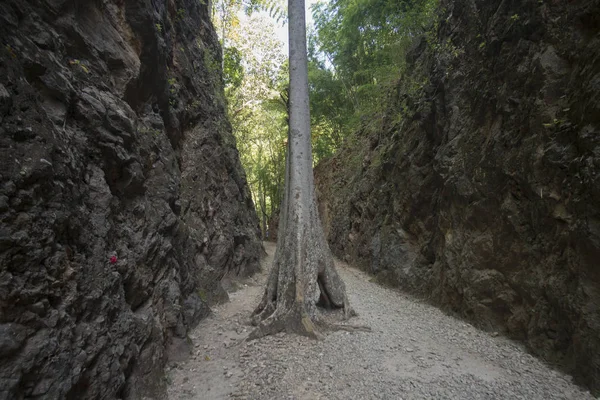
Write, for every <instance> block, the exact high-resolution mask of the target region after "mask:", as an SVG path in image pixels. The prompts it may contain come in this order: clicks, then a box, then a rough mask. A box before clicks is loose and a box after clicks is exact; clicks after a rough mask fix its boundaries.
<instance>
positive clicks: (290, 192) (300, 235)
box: [250, 0, 353, 338]
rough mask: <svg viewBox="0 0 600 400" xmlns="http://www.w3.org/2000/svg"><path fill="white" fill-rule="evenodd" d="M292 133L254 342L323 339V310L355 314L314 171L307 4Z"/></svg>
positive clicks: (293, 81) (293, 90)
mask: <svg viewBox="0 0 600 400" xmlns="http://www.w3.org/2000/svg"><path fill="white" fill-rule="evenodd" d="M288 12H289V46H290V47H289V51H290V97H289V101H290V129H289V133H288V146H287V157H286V171H285V192H284V199H283V205H282V207H281V211H280V219H279V236H278V240H277V250H276V253H275V259H274V262H273V268H272V270H271V273H270V276H269V279H268V281H267V286H266V288H265V293H264V296H263V298H262V300H261V302H260V304H259V305H258V307H257V308H256V310H255V311H254V313H253V322H254V324H256V325H257V328H256V329H255V330H254V331H253V332H252V334H251V335H250V337H251V338H256V337H261V336H264V335H268V334H273V333H276V332H280V331H287V332H294V333H300V334H304V335H308V336H312V337H318V336H320V335H319V331H320V328H323V327H326V324H325V322H324V320H323V319H322V318H320V316H321V313H320V311H319V308H321V307H323V308H335V309H340V310H341V311H340V314H341V317H343V318H348V317H350V316H351V315H353V311H352V309H351V307H350V304H349V303H348V299H347V296H346V288H345V285H344V283H343V282H342V280H341V278H340V277H339V275H338V274H337V272H336V271H335V269H334V266H333V258H332V256H331V252H330V250H329V247H328V246H327V242H326V241H325V235H324V234H323V228H322V226H321V221H320V220H319V214H318V212H317V205H316V197H315V188H314V182H313V170H312V149H311V140H310V112H309V102H308V61H307V54H306V26H305V15H304V0H288Z"/></svg>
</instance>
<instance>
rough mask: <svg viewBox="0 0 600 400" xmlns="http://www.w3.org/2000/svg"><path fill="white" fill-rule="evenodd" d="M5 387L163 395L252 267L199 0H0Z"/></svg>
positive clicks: (0, 326)
mask: <svg viewBox="0 0 600 400" xmlns="http://www.w3.org/2000/svg"><path fill="white" fill-rule="evenodd" d="M0 37H1V38H2V40H1V44H2V48H1V49H0V58H1V60H0V165H1V169H0V221H1V224H0V399H23V398H32V399H33V398H36V399H115V398H126V399H141V398H156V399H163V398H164V395H165V381H164V375H163V372H162V367H163V365H164V363H165V360H166V356H167V351H166V350H165V349H166V348H167V347H168V345H169V344H170V343H172V342H173V341H174V340H177V338H185V335H186V332H187V330H188V328H189V327H190V326H192V325H194V324H196V323H197V322H198V320H199V319H201V318H202V317H204V316H206V315H207V313H208V312H209V308H208V305H209V304H210V303H211V302H215V301H219V300H222V299H224V298H226V293H225V292H224V290H223V289H222V288H221V285H220V280H221V279H222V278H223V277H225V276H226V275H228V274H241V275H244V274H251V273H253V272H254V271H256V270H257V268H259V263H258V257H259V254H260V249H261V245H260V242H259V236H258V235H259V231H258V219H257V217H256V215H255V212H254V207H253V205H252V201H251V197H250V195H249V190H248V188H247V185H246V178H245V175H244V172H243V170H242V168H241V165H240V163H239V159H238V154H237V150H236V148H235V141H234V139H233V136H232V135H231V128H230V126H229V125H228V122H227V121H226V118H225V111H224V110H225V108H224V99H223V89H222V86H221V77H220V76H219V65H220V59H219V54H220V53H219V48H218V41H217V38H216V34H215V32H214V30H213V27H212V24H211V23H210V19H209V15H208V9H207V6H206V4H204V2H199V1H197V0H178V1H169V2H156V1H152V2H151V1H149V0H127V1H119V0H114V1H109V0H101V1H84V2H80V1H75V2H73V1H67V0H32V1H21V0H5V1H2V2H0Z"/></svg>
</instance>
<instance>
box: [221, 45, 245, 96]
mask: <svg viewBox="0 0 600 400" xmlns="http://www.w3.org/2000/svg"><path fill="white" fill-rule="evenodd" d="M224 55H225V60H224V62H223V80H224V82H225V86H226V87H230V88H236V89H237V88H238V87H240V85H241V84H242V82H243V80H244V66H243V65H242V53H241V52H240V51H239V50H238V49H236V48H235V47H227V48H226V49H225V51H224Z"/></svg>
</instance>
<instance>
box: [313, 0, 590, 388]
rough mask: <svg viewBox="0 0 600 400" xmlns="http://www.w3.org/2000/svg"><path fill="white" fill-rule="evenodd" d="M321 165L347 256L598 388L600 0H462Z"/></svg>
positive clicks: (326, 203)
mask: <svg viewBox="0 0 600 400" xmlns="http://www.w3.org/2000/svg"><path fill="white" fill-rule="evenodd" d="M407 61H408V64H409V66H408V68H407V71H408V72H407V73H406V74H404V76H403V77H402V79H401V80H400V82H399V83H398V85H397V91H396V92H395V93H392V94H391V95H390V108H389V110H388V111H387V115H386V117H385V118H384V119H383V120H382V121H380V124H379V126H378V128H377V129H370V130H369V129H368V128H365V130H364V131H363V132H359V134H358V135H357V136H356V137H355V138H352V139H351V140H349V142H348V144H347V145H346V146H345V148H344V149H342V150H341V151H340V153H339V154H337V155H336V156H335V157H333V158H332V159H329V160H327V161H325V162H322V163H321V164H320V165H319V166H318V168H317V170H316V177H317V185H318V192H319V198H320V212H321V214H322V220H323V223H324V225H325V230H326V232H327V235H328V239H329V243H330V246H331V248H332V250H333V251H334V253H336V254H337V255H338V256H339V257H341V258H345V259H346V260H348V261H350V262H352V263H355V264H357V265H359V266H360V267H362V268H364V269H366V270H368V271H369V272H371V273H372V274H374V275H376V276H377V277H378V279H379V280H380V281H382V282H385V283H388V284H392V285H395V286H400V287H402V288H404V289H406V290H409V291H411V292H413V293H417V294H419V295H422V296H425V297H427V298H429V299H430V300H431V301H432V302H434V303H436V304H439V305H440V306H442V307H443V308H445V309H448V310H451V311H453V312H456V313H458V314H460V315H461V316H463V317H465V318H467V319H469V320H471V321H474V322H475V323H476V324H478V325H479V326H481V327H482V328H484V329H489V330H494V331H501V332H503V333H505V334H507V335H508V336H510V337H512V338H516V339H519V340H522V341H525V342H526V343H527V345H528V346H529V348H530V349H531V350H532V351H533V352H534V353H536V354H538V355H540V356H542V357H544V358H546V359H547V360H550V361H552V362H554V363H556V364H558V365H561V366H562V367H564V368H566V369H567V370H569V371H571V372H573V373H574V374H575V376H576V377H577V378H578V380H579V382H581V383H584V384H586V385H588V386H590V387H592V388H593V389H594V390H595V391H598V390H600V352H599V349H600V2H599V1H597V0H582V1H571V2H562V1H538V0H525V1H507V0H493V1H488V0H486V1H483V0H467V1H448V0H443V1H441V4H440V18H439V23H438V25H437V26H436V28H435V29H434V32H433V35H431V36H430V37H429V38H421V39H419V40H417V41H416V42H415V44H414V46H413V48H412V49H411V51H410V52H409V54H408V58H407Z"/></svg>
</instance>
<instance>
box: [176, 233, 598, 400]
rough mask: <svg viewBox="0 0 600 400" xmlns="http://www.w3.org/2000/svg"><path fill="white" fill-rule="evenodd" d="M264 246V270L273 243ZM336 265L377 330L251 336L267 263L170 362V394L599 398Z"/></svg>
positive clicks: (363, 318) (196, 397) (511, 347)
mask: <svg viewBox="0 0 600 400" xmlns="http://www.w3.org/2000/svg"><path fill="white" fill-rule="evenodd" d="M265 248H266V249H267V251H268V253H269V257H267V258H266V259H265V261H264V268H263V269H264V270H265V271H266V270H267V269H268V268H269V267H270V263H271V262H272V256H273V252H274V246H273V245H272V244H271V243H265ZM336 267H337V269H338V271H339V272H340V274H341V276H342V278H343V280H344V282H345V283H346V288H347V291H348V296H349V299H350V303H351V305H352V306H353V307H354V308H355V310H356V311H357V312H358V313H359V317H357V318H354V319H353V320H352V321H351V323H352V324H355V325H368V326H370V327H371V329H372V332H352V333H350V332H342V331H340V332H334V333H330V334H328V335H327V336H326V338H325V339H324V340H322V341H315V340H311V339H307V338H304V337H300V336H296V335H287V334H278V335H275V336H271V337H266V338H262V339H260V340H256V341H252V342H245V341H244V340H243V339H244V338H245V337H246V336H247V335H248V333H249V332H250V330H251V329H252V327H251V326H248V325H247V321H248V316H249V314H250V313H251V312H252V310H253V308H254V307H255V306H256V305H257V304H258V301H259V300H260V296H261V294H262V291H263V283H264V281H265V279H266V272H263V273H262V274H259V275H257V276H255V277H254V278H252V279H250V280H248V281H246V282H242V283H241V289H240V290H238V291H236V292H234V293H231V294H230V300H231V301H230V302H228V303H226V304H223V305H220V306H218V307H216V308H215V309H214V313H213V315H211V316H210V317H209V318H207V319H206V320H204V321H202V322H201V323H200V325H199V326H198V327H197V328H196V329H195V330H194V332H193V333H192V334H191V339H192V341H193V354H192V355H191V357H190V358H189V359H188V360H186V361H183V362H180V363H171V364H170V366H169V367H168V368H167V380H168V382H169V383H170V384H169V399H171V400H176V399H193V400H212V399H228V398H240V399H311V400H313V399H344V400H345V399H394V400H398V399H527V400H533V399H540V400H550V399H569V400H571V399H573V400H575V399H594V397H593V396H592V395H591V394H590V393H589V392H587V391H585V390H584V389H581V388H580V387H578V386H576V385H574V384H573V383H572V380H571V378H570V377H569V376H567V375H565V374H563V373H561V372H558V371H555V370H553V369H552V368H550V367H548V366H546V365H545V364H544V363H543V362H541V361H539V360H537V359H536V358H534V357H532V356H531V355H529V354H527V352H526V351H525V350H523V348H522V346H521V345H519V344H516V343H514V342H511V341H509V340H507V339H505V338H502V337H493V336H492V335H490V334H488V333H485V332H482V331H479V330H477V329H476V328H474V327H473V326H471V325H469V324H467V323H465V322H463V321H461V320H458V319H455V318H452V317H450V316H448V315H445V314H444V313H443V312H441V311H440V310H438V309H437V308H435V307H433V306H431V305H428V304H426V303H423V302H420V301H418V300H415V299H414V298H412V297H410V296H407V295H404V294H402V293H400V292H398V291H396V290H392V289H387V288H384V287H381V286H379V285H377V284H375V283H371V282H369V277H368V276H367V275H366V274H364V273H363V272H361V271H358V270H356V269H353V268H349V267H348V266H346V265H345V264H343V263H340V262H336Z"/></svg>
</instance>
